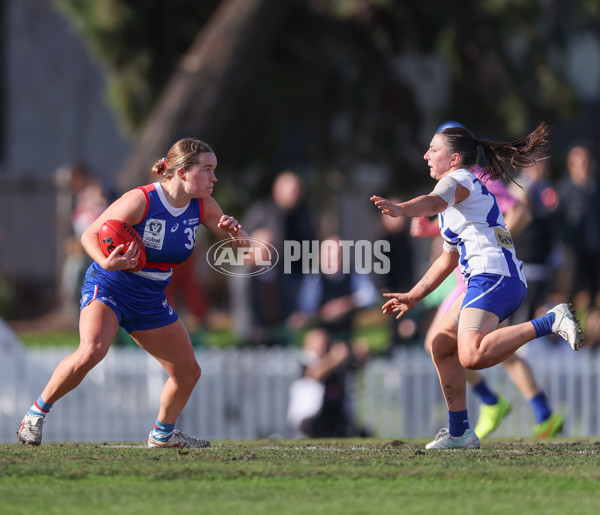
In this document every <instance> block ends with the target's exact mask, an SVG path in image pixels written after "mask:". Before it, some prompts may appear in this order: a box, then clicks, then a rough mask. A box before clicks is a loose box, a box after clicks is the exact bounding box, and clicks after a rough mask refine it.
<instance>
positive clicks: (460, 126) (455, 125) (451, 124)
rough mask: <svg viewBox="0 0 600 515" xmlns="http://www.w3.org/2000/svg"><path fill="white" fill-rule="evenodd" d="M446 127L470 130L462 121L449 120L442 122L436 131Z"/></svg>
mask: <svg viewBox="0 0 600 515" xmlns="http://www.w3.org/2000/svg"><path fill="white" fill-rule="evenodd" d="M444 129H464V130H466V131H468V130H469V129H467V128H466V127H465V126H464V125H463V124H462V123H458V122H455V121H454V120H448V121H446V122H444V123H442V125H440V126H439V127H438V128H437V129H436V130H435V132H441V131H443V130H444Z"/></svg>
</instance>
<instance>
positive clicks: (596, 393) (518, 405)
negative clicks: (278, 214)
mask: <svg viewBox="0 0 600 515" xmlns="http://www.w3.org/2000/svg"><path fill="white" fill-rule="evenodd" d="M68 352H69V350H68V349H48V350H42V349H36V350H28V351H26V352H25V353H13V354H11V355H10V356H7V354H6V353H3V355H2V356H0V442H15V441H16V430H17V429H18V426H19V423H20V421H21V418H22V416H23V414H24V413H25V412H26V411H27V409H28V408H29V406H30V405H31V404H32V403H33V401H34V400H35V399H36V398H37V396H38V395H39V394H40V392H41V391H42V389H43V387H44V385H45V384H46V382H47V380H48V378H49V377H50V374H51V373H52V371H53V370H54V368H55V366H56V365H57V364H58V362H59V361H60V359H62V357H64V356H65V355H66V354H67V353H68ZM298 358H299V354H298V352H297V351H296V350H290V349H268V350H235V351H234V350H230V351H205V352H199V353H198V354H197V359H198V362H199V363H200V365H201V367H202V377H201V379H200V382H199V383H198V385H197V386H196V388H195V390H194V393H193V395H192V397H191V399H190V401H189V402H188V405H187V406H186V408H185V409H184V411H183V413H182V415H181V417H180V419H179V420H178V424H177V425H178V427H179V428H180V429H182V430H183V431H185V432H189V433H191V434H194V435H198V436H201V437H203V438H208V439H213V440H222V439H227V438H229V439H255V438H262V437H269V436H273V435H279V436H282V437H288V436H290V434H291V433H290V431H289V428H288V427H286V412H287V403H288V390H289V386H290V384H291V382H292V381H293V380H294V379H295V378H296V377H297V375H298V373H299V365H298ZM530 363H531V365H532V367H533V368H534V371H535V372H536V376H537V379H538V380H539V382H540V383H541V386H542V387H543V388H544V389H545V391H546V392H547V395H548V397H549V399H550V401H551V404H552V406H553V407H554V408H555V409H557V410H558V411H560V412H561V413H563V414H564V415H565V428H564V432H563V434H564V435H566V436H590V435H598V434H600V405H599V400H600V353H596V354H593V353H590V352H587V351H585V350H584V351H581V352H579V353H573V352H571V353H562V352H561V353H559V354H558V355H557V354H553V355H549V356H545V357H542V358H538V359H536V360H535V361H533V362H531V361H530ZM485 375H486V378H487V379H488V382H489V383H490V385H492V386H494V387H495V388H497V389H498V390H499V391H500V393H501V394H502V395H503V396H505V397H506V398H507V399H508V400H509V402H511V404H512V405H513V409H512V411H511V413H510V414H509V416H508V417H507V420H506V421H505V422H504V423H503V424H502V426H501V427H500V429H499V430H498V432H497V433H496V434H495V435H497V436H531V434H532V426H533V424H534V423H535V422H534V419H533V415H532V412H531V408H530V406H529V404H528V403H527V402H526V401H524V400H523V399H522V398H521V397H520V395H519V393H518V392H517V390H516V388H515V387H514V386H513V385H512V384H511V383H510V381H509V380H508V378H507V375H506V374H505V373H504V371H503V369H502V367H495V368H493V369H490V370H487V371H485ZM165 379H166V377H165V374H164V372H163V371H162V368H161V367H160V366H159V365H158V364H157V363H156V362H155V361H154V359H153V358H152V357H150V356H149V355H148V354H146V353H145V352H144V351H142V350H139V349H133V348H131V349H129V348H113V349H111V350H110V351H109V353H108V355H107V357H106V358H105V360H104V361H103V362H102V363H101V364H100V365H98V366H97V367H96V368H95V369H94V370H92V371H91V372H90V374H88V376H87V377H86V379H85V380H84V382H83V383H82V384H81V385H80V386H79V387H78V388H77V389H75V390H74V391H73V392H71V393H69V394H68V395H67V396H66V397H64V398H63V399H61V400H60V401H59V402H57V403H56V405H55V406H54V408H53V409H52V413H51V414H50V415H49V417H48V423H47V424H46V425H45V427H44V441H46V442H49V441H100V442H103V441H142V440H144V439H145V438H146V437H147V434H148V431H149V430H150V429H151V427H152V424H153V422H154V419H155V418H156V414H157V412H158V407H159V397H160V391H161V389H162V386H163V384H164V381H165ZM356 391H357V410H358V413H359V417H360V419H361V420H362V422H364V423H365V424H366V425H367V426H368V427H370V429H371V430H372V431H373V433H374V435H376V436H382V437H386V438H402V437H429V436H433V435H435V433H436V431H437V430H438V429H439V427H442V426H444V425H447V411H446V407H445V404H444V402H443V398H442V395H441V392H440V387H439V383H438V379H437V375H436V373H435V369H434V367H433V365H432V363H431V361H430V359H429V357H428V356H427V355H426V354H425V353H424V351H423V350H422V349H420V348H419V349H405V350H403V351H402V352H399V353H397V354H396V355H395V356H394V357H393V358H392V359H390V360H382V359H375V360H372V361H371V362H370V363H369V364H368V365H367V367H366V368H365V369H364V371H363V372H362V373H361V374H359V376H358V377H357V381H356ZM477 409H478V405H477V401H476V400H475V399H474V398H473V397H472V396H471V395H469V412H470V414H471V419H472V421H473V422H475V421H476V418H477Z"/></svg>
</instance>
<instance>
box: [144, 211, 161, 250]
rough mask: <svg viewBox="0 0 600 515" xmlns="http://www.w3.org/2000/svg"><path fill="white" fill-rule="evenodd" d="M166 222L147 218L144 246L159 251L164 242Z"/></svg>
mask: <svg viewBox="0 0 600 515" xmlns="http://www.w3.org/2000/svg"><path fill="white" fill-rule="evenodd" d="M165 229H166V222H165V221H164V220H158V219H156V218H148V220H146V226H145V227H144V236H143V238H144V244H145V245H146V247H148V248H150V249H157V250H161V249H162V247H163V243H164V241H165Z"/></svg>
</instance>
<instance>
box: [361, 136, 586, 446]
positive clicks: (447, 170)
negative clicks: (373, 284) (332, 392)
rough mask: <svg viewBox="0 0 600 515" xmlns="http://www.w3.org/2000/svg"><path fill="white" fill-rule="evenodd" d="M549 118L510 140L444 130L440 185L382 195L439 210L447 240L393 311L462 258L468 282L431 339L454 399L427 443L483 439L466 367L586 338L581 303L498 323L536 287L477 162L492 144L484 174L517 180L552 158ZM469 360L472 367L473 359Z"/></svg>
mask: <svg viewBox="0 0 600 515" xmlns="http://www.w3.org/2000/svg"><path fill="white" fill-rule="evenodd" d="M547 134H548V127H547V126H546V125H545V124H540V125H539V126H538V127H537V128H536V129H535V130H534V131H533V132H532V133H531V134H529V135H527V136H526V137H524V138H521V139H519V140H516V141H513V142H510V143H500V142H495V141H490V140H477V139H476V138H475V137H474V136H473V134H471V133H470V132H469V131H468V130H466V129H464V128H447V129H443V130H442V131H440V132H438V133H436V134H435V135H434V136H433V139H432V140H431V143H430V146H429V149H428V150H427V152H426V153H425V155H424V159H425V160H426V161H427V164H428V166H429V170H430V175H431V177H432V178H434V179H435V180H437V181H438V183H437V185H436V187H435V188H434V190H433V192H432V193H430V194H429V195H422V196H420V197H417V198H414V199H412V200H409V201H407V202H403V203H401V204H394V203H392V202H390V201H389V200H387V199H384V198H382V197H378V196H372V197H371V200H372V201H373V202H374V203H375V205H376V206H377V207H378V208H379V210H381V212H382V213H383V214H384V215H389V216H393V217H397V216H409V217H416V216H432V215H435V214H437V215H438V219H439V225H440V234H441V235H442V237H443V239H444V250H443V251H442V254H441V256H440V257H439V258H438V259H437V260H436V261H435V262H434V263H433V264H432V265H431V267H430V268H429V270H428V271H427V272H426V273H425V275H424V276H423V278H422V279H421V280H420V281H419V282H418V283H417V285H416V286H415V287H414V288H413V289H412V290H410V291H409V292H408V293H384V294H383V295H384V296H385V297H387V298H389V299H390V300H388V301H387V302H386V303H385V304H384V305H383V307H382V310H383V312H384V313H386V314H396V318H400V317H402V316H403V315H404V314H406V313H407V312H408V311H410V310H411V309H412V308H413V307H414V306H415V305H416V303H417V302H418V301H419V300H421V299H423V298H424V297H425V296H427V295H428V294H429V293H431V292H432V291H433V290H435V288H437V286H439V284H440V283H441V282H442V281H443V280H444V279H445V278H446V277H447V276H448V275H449V274H450V273H452V271H453V270H454V268H455V267H456V266H457V265H459V266H460V270H461V273H462V274H463V277H464V279H465V282H466V283H467V289H466V291H465V293H464V294H463V295H462V296H461V297H459V298H458V299H457V300H456V301H455V303H454V304H453V305H452V308H451V309H450V310H449V311H448V313H447V314H446V315H445V317H444V318H443V320H442V321H441V322H440V324H439V326H438V331H437V333H436V334H435V335H434V336H433V337H432V339H431V354H432V359H433V362H434V364H435V367H436V369H437V372H438V376H439V379H440V385H441V387H442V392H443V394H444V397H445V399H446V404H447V406H448V415H449V421H450V424H449V425H450V427H449V429H446V428H443V429H441V430H440V431H439V433H438V434H437V436H436V438H435V439H434V440H433V441H432V442H430V443H428V444H427V446H426V448H427V449H453V448H479V446H480V443H479V438H478V437H477V435H476V434H475V432H474V431H473V429H472V428H471V427H470V426H469V418H468V414H467V403H466V381H465V371H464V368H469V369H482V368H488V367H491V366H493V365H496V364H498V363H501V362H502V361H504V360H505V359H507V358H508V357H509V356H511V355H512V354H513V353H514V352H515V351H516V350H517V349H518V348H520V347H521V346H522V345H524V344H525V343H527V342H529V341H531V340H533V339H535V338H537V337H540V336H544V335H547V334H551V333H555V334H559V335H560V336H562V337H563V338H564V339H565V340H567V341H568V342H569V344H570V345H571V347H572V348H573V349H574V350H579V349H580V348H581V346H582V344H583V340H582V337H581V328H580V326H579V322H578V321H577V319H576V317H575V315H574V313H573V312H572V309H571V308H570V306H569V305H567V304H559V305H557V306H555V307H554V308H552V309H551V310H550V311H548V313H547V314H546V315H544V316H542V317H540V318H536V319H534V320H531V321H529V322H525V323H522V324H518V325H514V326H507V327H502V328H497V326H498V323H499V322H501V321H502V320H504V319H505V318H507V317H508V316H510V315H511V314H512V313H514V311H515V310H516V309H517V308H518V307H519V306H520V305H521V303H522V302H523V299H524V297H525V292H526V290H527V286H526V282H525V277H524V275H523V270H522V268H523V265H522V263H521V262H520V261H519V260H518V259H517V256H516V254H515V249H514V245H513V242H512V237H511V235H510V233H509V232H508V231H507V229H506V226H505V223H504V218H503V216H502V214H501V212H500V209H499V207H498V204H497V202H496V199H495V198H494V196H493V195H491V194H490V193H489V191H488V190H487V188H486V187H485V185H484V184H483V183H482V182H480V181H479V179H477V177H475V175H474V174H473V171H472V170H473V168H474V167H475V165H476V164H477V160H478V147H480V146H481V147H482V149H483V151H484V154H485V157H486V160H487V162H488V166H487V167H486V168H485V169H484V175H485V176H487V177H489V178H491V179H494V180H495V179H499V178H501V177H503V178H505V179H507V180H512V178H511V175H510V172H511V170H512V169H513V167H526V166H530V165H531V164H533V163H535V161H536V160H538V159H541V158H543V157H544V148H545V143H546V137H547ZM463 367H464V368H463Z"/></svg>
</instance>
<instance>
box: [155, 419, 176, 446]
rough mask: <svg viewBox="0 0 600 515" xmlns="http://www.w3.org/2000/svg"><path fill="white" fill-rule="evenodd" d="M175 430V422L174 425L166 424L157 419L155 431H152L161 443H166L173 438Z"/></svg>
mask: <svg viewBox="0 0 600 515" xmlns="http://www.w3.org/2000/svg"><path fill="white" fill-rule="evenodd" d="M173 429H175V422H173V423H172V424H165V423H164V422H161V421H160V420H158V419H156V422H154V429H153V430H152V436H153V437H154V438H155V439H156V440H158V441H160V442H166V441H167V440H168V439H169V438H171V435H172V434H173Z"/></svg>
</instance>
